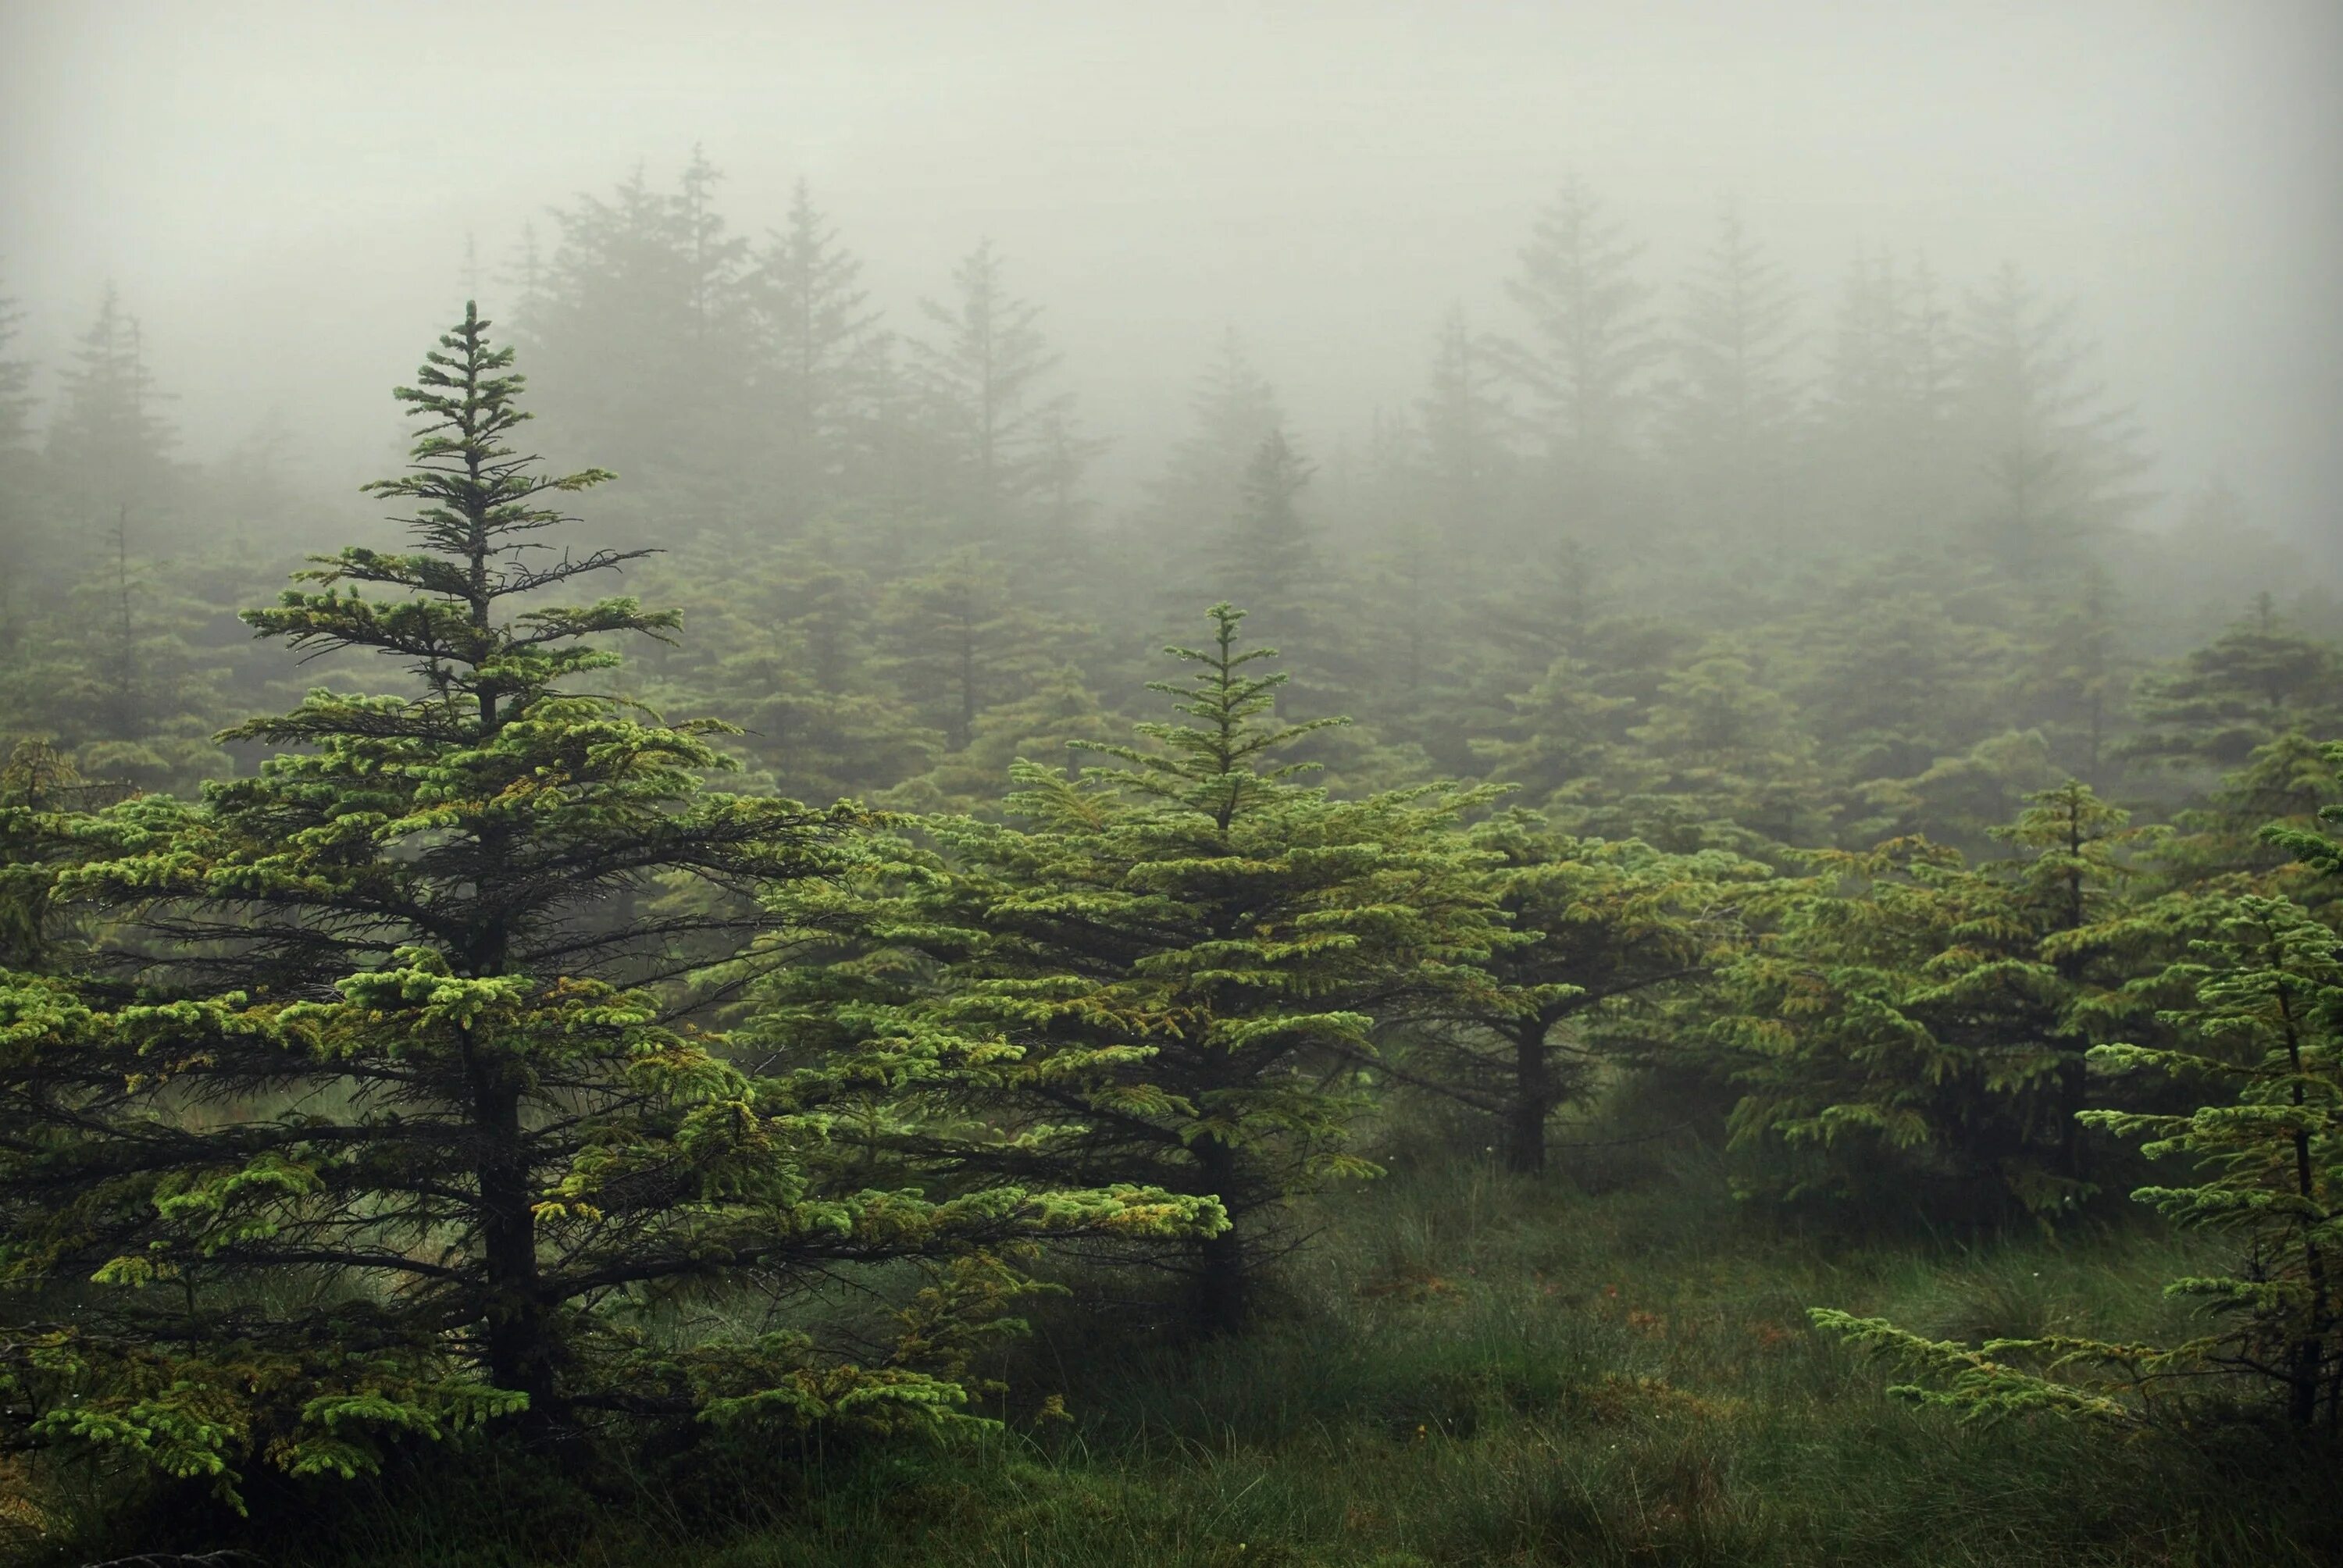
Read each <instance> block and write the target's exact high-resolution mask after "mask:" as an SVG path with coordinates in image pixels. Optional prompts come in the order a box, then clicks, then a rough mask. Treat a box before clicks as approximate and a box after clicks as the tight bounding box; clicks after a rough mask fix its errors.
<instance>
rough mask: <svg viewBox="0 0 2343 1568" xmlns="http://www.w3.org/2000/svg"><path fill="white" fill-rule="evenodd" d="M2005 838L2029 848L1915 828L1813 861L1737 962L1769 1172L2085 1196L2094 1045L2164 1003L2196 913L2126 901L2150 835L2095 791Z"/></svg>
mask: <svg viewBox="0 0 2343 1568" xmlns="http://www.w3.org/2000/svg"><path fill="white" fill-rule="evenodd" d="M1997 836H1999V837H2001V838H2003V839H2006V841H2008V842H2010V843H2012V844H2014V845H2016V847H2017V848H2018V849H2019V850H2020V853H2019V854H2018V855H2016V856H2015V857H2012V858H2010V859H2006V860H2004V861H2001V862H1998V863H1995V864H1990V865H1986V866H1983V867H1977V868H1971V867H1969V866H1967V865H1966V863H1965V862H1964V861H1963V859H1962V857H1961V856H1960V855H1959V854H1958V853H1956V852H1955V851H1953V850H1950V849H1944V848H1942V847H1940V846H1936V845H1931V844H1928V843H1926V842H1925V841H1921V840H1898V841H1893V842H1890V843H1887V844H1884V845H1881V846H1879V847H1878V848H1877V849H1872V850H1869V851H1865V852H1859V853H1851V852H1845V851H1824V852H1819V853H1816V854H1815V855H1814V856H1813V857H1812V859H1813V863H1814V869H1815V879H1814V880H1813V881H1812V882H1811V883H1810V884H1809V885H1808V886H1807V887H1806V888H1805V889H1804V890H1791V896H1790V897H1789V899H1788V900H1787V901H1786V903H1785V906H1784V907H1783V908H1782V910H1779V911H1778V918H1779V920H1780V922H1781V930H1780V934H1779V936H1778V937H1776V938H1775V940H1773V941H1772V942H1771V943H1769V944H1768V946H1767V947H1766V948H1765V949H1764V950H1760V951H1757V952H1755V953H1753V954H1752V955H1751V956H1749V957H1748V958H1746V959H1745V960H1742V961H1741V962H1739V963H1737V964H1736V965H1735V966H1734V968H1733V970H1732V971H1731V973H1730V975H1729V976H1728V985H1727V993H1728V995H1729V996H1730V998H1731V1001H1730V1004H1729V1006H1728V1009H1727V1013H1726V1017H1725V1029H1724V1033H1725V1037H1726V1039H1727V1040H1728V1041H1729V1043H1730V1044H1731V1046H1732V1047H1733V1048H1734V1049H1735V1050H1737V1051H1738V1052H1739V1053H1740V1054H1741V1057H1742V1061H1743V1066H1742V1068H1741V1070H1740V1078H1741V1081H1742V1083H1743V1085H1744V1086H1745V1095H1744V1097H1743V1099H1742V1100H1741V1101H1740V1103H1739V1104H1738V1105H1737V1106H1736V1107H1735V1110H1734V1113H1733V1136H1734V1141H1735V1145H1736V1147H1738V1148H1740V1149H1742V1150H1743V1151H1748V1152H1751V1153H1753V1154H1755V1155H1757V1156H1758V1159H1757V1161H1756V1164H1755V1172H1756V1179H1757V1180H1758V1181H1760V1182H1761V1183H1764V1184H1770V1185H1774V1186H1775V1187H1776V1188H1777V1189H1778V1190H1779V1191H1782V1193H1783V1194H1784V1195H1785V1196H1788V1197H1795V1196H1798V1195H1799V1194H1801V1193H1802V1192H1806V1191H1819V1192H1825V1193H1829V1194H1833V1195H1835V1196H1839V1197H1843V1198H1857V1199H1863V1198H1871V1197H1876V1196H1887V1195H1898V1196H1911V1195H1919V1196H1923V1197H1938V1196H1941V1197H1948V1198H1955V1199H1961V1200H1963V1201H1966V1202H1967V1203H1969V1204H1971V1205H1976V1206H1981V1207H1983V1208H1985V1209H1986V1210H1988V1211H1989V1210H1990V1209H1992V1208H1993V1207H1995V1206H1996V1205H1998V1204H2001V1203H2004V1202H2010V1203H2015V1204H2016V1205H2017V1206H2018V1207H2020V1208H2021V1209H2023V1210H2025V1211H2029V1212H2031V1213H2033V1214H2035V1215H2036V1216H2040V1217H2053V1216H2056V1215H2057V1214H2059V1213H2061V1212H2064V1211H2067V1210H2069V1209H2071V1208H2073V1207H2074V1206H2075V1205H2076V1204H2077V1203H2079V1202H2080V1201H2082V1200H2083V1199H2084V1198H2085V1197H2087V1195H2088V1193H2089V1191H2090V1185H2089V1181H2090V1174H2091V1172H2090V1166H2089V1161H2088V1160H2087V1147H2086V1145H2085V1144H2084V1143H2083V1141H2082V1140H2081V1139H2080V1138H2079V1136H2078V1125H2077V1122H2076V1121H2075V1117H2076V1115H2077V1112H2079V1111H2084V1110H2086V1109H2089V1108H2090V1107H2091V1105H2092V1098H2091V1094H2092V1091H2091V1080H2090V1078H2089V1076H2088V1074H2087V1070H2086V1058H2087V1052H2088V1051H2089V1050H2090V1048H2091V1047H2092V1046H2093V1045H2095V1044H2097V1043H2098V1042H2100V1041H2102V1040H2108V1039H2112V1038H2114V1037H2115V1035H2116V1034H2117V1032H2118V1031H2119V1030H2125V1029H2129V1028H2133V1027H2136V1026H2137V1025H2138V1024H2139V1023H2141V1022H2142V1021H2143V1020H2146V1019H2147V1016H2148V1015H2149V1014H2150V1013H2151V1012H2152V1010H2153V1008H2154V1005H2155V999H2156V997H2157V994H2158V992H2159V984H2158V982H2157V979H2156V977H2157V976H2158V975H2159V974H2160V973H2161V971H2162V970H2163V968H2164V965H2165V963H2166V962H2167V960H2168V959H2169V957H2170V950H2171V949H2172V947H2173V945H2174V943H2175V942H2176V941H2177V940H2178V936H2179V935H2180V934H2181V933H2185V932H2186V930H2187V929H2188V928H2189V924H2190V922H2191V921H2192V920H2195V919H2197V918H2198V917H2199V916H2200V914H2201V910H2200V909H2199V908H2198V906H2197V905H2195V904H2194V903H2193V902H2192V901H2190V900H2185V899H2183V900H2173V901H2171V902H2169V903H2164V902H2157V901H2146V902H2139V901H2134V900H2130V899H2129V898H2127V885H2128V884H2129V883H2130V882H2131V881H2132V880H2134V879H2136V877H2137V869H2136V868H2135V866H2134V865H2133V864H2132V860H2131V856H2132V855H2133V853H2134V852H2135V851H2137V850H2139V849H2143V848H2144V847H2145V846H2146V845H2147V843H2148V842H2150V841H2151V837H2152V836H2151V835H2150V834H2148V833H2147V831H2145V830H2143V829H2133V828H2131V827H2130V826H2129V825H2128V822H2127V819H2126V817H2125V814H2124V813H2123V812H2121V811H2119V810H2117V809H2114V808H2112V807H2109V806H2107V805H2106V804H2105V803H2104V802H2102V801H2100V800H2099V799H2097V797H2096V796H2094V795H2093V794H2092V793H2091V791H2090V789H2088V787H2087V786H2085V785H2083V784H2080V783H2077V782H2069V783H2067V784H2066V785H2063V786H2060V787H2059V788H2057V789H2052V790H2047V791H2045V792H2042V793H2040V794H2037V795H2036V796H2034V797H2033V798H2032V799H2031V801H2030V803H2029V805H2028V807H2027V809H2026V810H2025V811H2024V812H2022V813H2021V814H2020V815H2019V818H2018V819H2017V820H2016V822H2015V823H2014V824H2011V825H2009V826H2007V827H2006V828H2004V829H2001V830H2000V832H1999V834H1998V835H1997ZM1980 1183H1982V1185H1980ZM1916 1184H1917V1185H1918V1186H1919V1189H1920V1191H1919V1193H1918V1194H1913V1193H1912V1192H1911V1189H1912V1188H1913V1187H1914V1186H1915V1185H1916ZM1898 1189H1902V1190H1903V1191H1901V1192H1899V1191H1898Z"/></svg>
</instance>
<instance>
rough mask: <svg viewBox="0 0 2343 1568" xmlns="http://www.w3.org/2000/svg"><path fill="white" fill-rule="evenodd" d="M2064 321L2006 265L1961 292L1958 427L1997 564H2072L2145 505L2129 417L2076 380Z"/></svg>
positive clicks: (2077, 351) (2075, 359)
mask: <svg viewBox="0 0 2343 1568" xmlns="http://www.w3.org/2000/svg"><path fill="white" fill-rule="evenodd" d="M2073 316H2074V311H2073V307H2071V306H2054V305H2051V304H2048V303H2046V301H2044V300H2043V299H2042V298H2041V297H2040V296H2039V295H2038V294H2037V292H2036V290H2035V289H2034V288H2033V287H2032V286H2029V285H2028V284H2027V283H2026V280H2025V279H2024V277H2023V276H2020V275H2019V273H2018V271H2017V269H2016V266H2004V267H2003V268H2002V269H2001V270H2000V271H1999V272H1997V273H1996V274H1995V275H1994V277H1993V280H1992V282H1991V283H1990V284H1989V285H1987V286H1986V287H1985V288H1984V289H1981V290H1978V291H1976V292H1975V293H1973V294H1971V295H1970V297H1969V298H1968V302H1967V309H1966V319H1965V321H1964V324H1963V328H1962V332H1961V341H1960V356H1959V360H1958V368H1957V387H1958V399H1957V409H1958V414H1957V424H1958V427H1959V428H1960V430H1961V432H1962V435H1963V437H1964V440H1965V442H1966V446H1967V449H1968V450H1969V451H1970V452H1972V453H1973V454H1974V455H1975V457H1976V460H1977V461H1978V462H1979V463H1980V464H1982V465H1983V467H1984V471H1985V473H1986V476H1987V492H1986V495H1985V496H1984V497H1983V498H1981V508H1980V517H1979V522H1980V524H1981V525H1982V531H1983V533H1984V536H1985V538H1986V545H1987V548H1989V549H1990V550H1991V551H1992V552H1993V554H1994V555H1995V556H1996V558H1998V559H1999V561H2000V562H2001V563H2002V564H2003V565H2004V566H2005V567H2006V568H2010V569H2013V570H2018V571H2024V572H2027V573H2029V574H2038V572H2039V571H2040V569H2041V568H2044V567H2050V566H2065V565H2069V564H2071V563H2073V562H2074V561H2075V559H2076V558H2077V553H2078V549H2079V547H2080V544H2081V541H2083V540H2085V539H2088V538H2094V537H2096V536H2097V535H2098V534H2101V533H2103V532H2104V531H2105V530H2106V529H2107V528H2110V527H2112V526H2114V525H2116V524H2117V523H2119V522H2121V521H2123V520H2124V519H2125V518H2127V517H2129V516H2130V515H2132V514H2133V513H2134V512H2136V511H2137V509H2138V508H2139V507H2140V505H2141V504H2142V503H2143V502H2144V501H2145V499H2146V497H2145V496H2143V495H2142V494H2140V493H2139V492H2138V491H2137V490H2136V489H2135V488H2134V487H2133V485H2134V482H2135V481H2136V480H2137V478H2138V477H2139V476H2140V474H2141V473H2142V472H2143V471H2144V470H2145V469H2146V468H2147V466H2148V465H2147V459H2146V458H2145V457H2142V456H2141V455H2140V453H2139V452H2138V450H2137V439H2138V437H2137V431H2136V430H2135V429H2134V428H2133V427H2132V426H2131V423H2130V414H2129V411H2128V410H2126V409H2116V408H2109V407H2106V406H2104V405H2103V403H2102V402H2101V400H2100V399H2101V393H2100V389H2099V388H2098V387H2097V386H2096V385H2095V384H2092V383H2090V382H2088V381H2087V380H2086V379H2084V377H2085V376H2086V374H2087V368H2088V365H2089V359H2090V356H2089V349H2088V346H2087V345H2086V344H2085V343H2083V342H2082V341H2080V340H2079V339H2078V338H2077V336H2076V334H2075V330H2074V326H2073Z"/></svg>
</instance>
